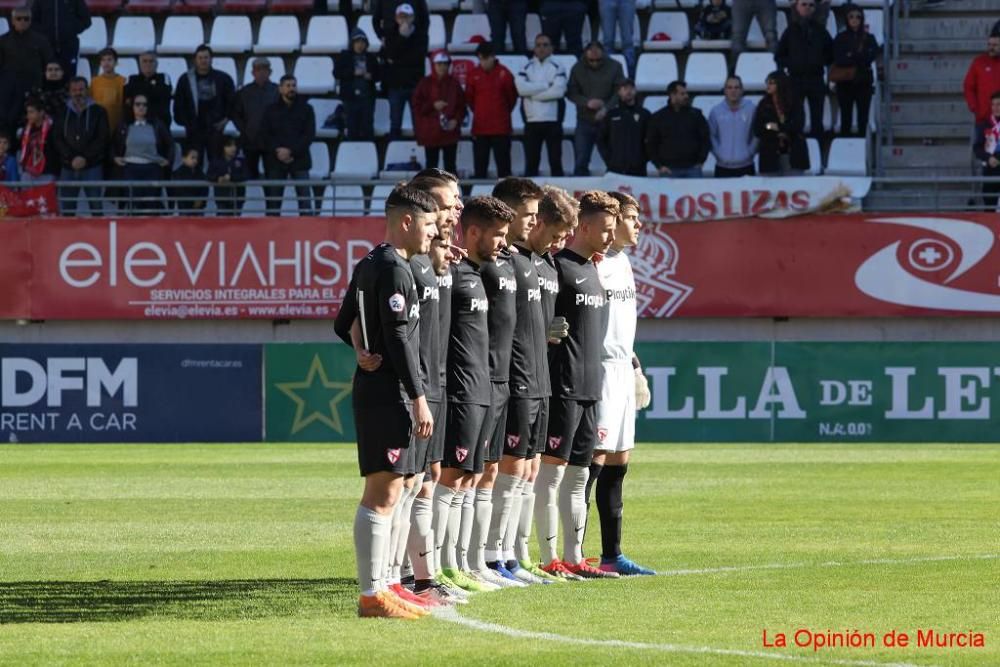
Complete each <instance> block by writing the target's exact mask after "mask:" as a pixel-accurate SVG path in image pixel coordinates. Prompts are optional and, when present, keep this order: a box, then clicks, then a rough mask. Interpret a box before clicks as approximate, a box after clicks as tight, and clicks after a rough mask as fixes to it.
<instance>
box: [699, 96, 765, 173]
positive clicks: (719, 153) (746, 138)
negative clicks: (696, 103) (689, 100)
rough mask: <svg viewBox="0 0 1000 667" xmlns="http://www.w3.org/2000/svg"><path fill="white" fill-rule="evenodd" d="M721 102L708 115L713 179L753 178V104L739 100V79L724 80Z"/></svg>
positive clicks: (742, 99) (743, 98)
mask: <svg viewBox="0 0 1000 667" xmlns="http://www.w3.org/2000/svg"><path fill="white" fill-rule="evenodd" d="M724 95H725V98H726V99H725V100H723V101H722V102H719V103H718V104H716V105H715V106H714V107H712V110H711V111H710V112H709V114H708V131H709V136H710V137H711V140H712V154H713V155H715V177H716V178H735V177H737V176H753V175H754V173H755V171H754V166H753V156H754V155H755V154H756V153H757V138H756V137H755V136H754V133H753V116H754V110H755V107H754V103H753V102H751V101H750V100H748V99H746V98H745V97H743V80H742V79H740V77H738V76H731V77H729V78H728V79H726V87H725V90H724Z"/></svg>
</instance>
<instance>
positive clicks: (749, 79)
mask: <svg viewBox="0 0 1000 667" xmlns="http://www.w3.org/2000/svg"><path fill="white" fill-rule="evenodd" d="M775 67H776V65H775V64H774V55H773V54H771V53H767V52H765V53H749V52H746V51H744V52H743V53H741V54H740V57H739V59H738V60H737V61H736V76H738V77H740V78H741V79H742V80H743V90H764V82H765V81H766V80H767V75H768V74H770V73H771V72H773V71H774V69H775Z"/></svg>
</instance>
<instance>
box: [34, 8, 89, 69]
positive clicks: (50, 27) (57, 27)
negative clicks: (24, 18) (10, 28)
mask: <svg viewBox="0 0 1000 667" xmlns="http://www.w3.org/2000/svg"><path fill="white" fill-rule="evenodd" d="M89 27H90V9H89V8H88V7H87V3H86V2H84V0H35V1H34V2H33V3H31V29H32V30H37V31H38V32H40V33H41V34H43V35H45V38H46V39H48V40H49V44H51V45H52V46H53V48H55V49H57V50H59V51H63V50H65V49H67V48H68V49H70V50H73V51H79V50H80V38H79V36H80V33H82V32H83V31H84V30H86V29H87V28H89ZM74 55H77V54H75V53H74ZM66 75H67V76H76V72H66Z"/></svg>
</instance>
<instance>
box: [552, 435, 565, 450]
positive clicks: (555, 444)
mask: <svg viewBox="0 0 1000 667" xmlns="http://www.w3.org/2000/svg"><path fill="white" fill-rule="evenodd" d="M561 444H562V436H561V435H551V436H549V449H559V445H561Z"/></svg>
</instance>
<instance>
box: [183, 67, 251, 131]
mask: <svg viewBox="0 0 1000 667" xmlns="http://www.w3.org/2000/svg"><path fill="white" fill-rule="evenodd" d="M205 76H208V77H211V78H212V81H213V82H214V83H215V99H213V100H212V102H211V104H210V105H209V108H207V109H201V108H199V103H198V91H197V87H198V83H197V78H198V75H197V74H196V73H195V71H194V70H193V69H190V70H188V71H187V72H186V73H185V74H184V75H183V76H181V78H180V79H178V81H177V89H176V90H175V91H174V117H175V118H176V119H177V124H178V125H182V126H184V127H185V128H188V129H189V130H190V129H196V128H207V127H208V126H209V125H214V124H216V123H219V122H221V121H222V120H223V119H225V118H228V117H229V108H230V105H232V103H233V96H234V95H235V94H236V86H235V85H234V84H233V80H232V78H231V77H230V76H229V75H228V74H226V73H225V72H222V71H219V70H217V69H212V70H210V71H209V73H208V74H206V75H205Z"/></svg>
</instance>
